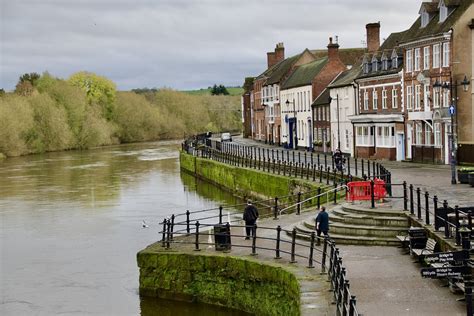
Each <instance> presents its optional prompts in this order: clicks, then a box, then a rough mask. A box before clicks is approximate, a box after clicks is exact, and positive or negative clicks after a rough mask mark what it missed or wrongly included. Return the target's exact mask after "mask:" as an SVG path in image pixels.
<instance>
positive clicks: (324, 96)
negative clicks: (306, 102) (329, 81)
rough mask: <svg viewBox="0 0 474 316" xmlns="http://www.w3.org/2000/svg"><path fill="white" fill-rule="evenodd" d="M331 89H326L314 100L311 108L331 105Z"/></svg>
mask: <svg viewBox="0 0 474 316" xmlns="http://www.w3.org/2000/svg"><path fill="white" fill-rule="evenodd" d="M329 97H330V94H329V89H324V91H323V92H321V94H320V95H319V96H318V97H317V98H316V100H314V102H313V104H311V106H319V105H327V104H329V103H330V102H329Z"/></svg>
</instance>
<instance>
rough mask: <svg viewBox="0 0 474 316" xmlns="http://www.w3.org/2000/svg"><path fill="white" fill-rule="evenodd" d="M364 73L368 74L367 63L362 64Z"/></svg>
mask: <svg viewBox="0 0 474 316" xmlns="http://www.w3.org/2000/svg"><path fill="white" fill-rule="evenodd" d="M364 73H365V74H368V73H369V63H368V62H365V63H364Z"/></svg>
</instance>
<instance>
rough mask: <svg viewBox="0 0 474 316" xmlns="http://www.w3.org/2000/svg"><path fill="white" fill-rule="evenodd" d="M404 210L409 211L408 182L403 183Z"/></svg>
mask: <svg viewBox="0 0 474 316" xmlns="http://www.w3.org/2000/svg"><path fill="white" fill-rule="evenodd" d="M403 210H404V211H408V192H407V182H406V181H403Z"/></svg>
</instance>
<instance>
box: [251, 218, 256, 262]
mask: <svg viewBox="0 0 474 316" xmlns="http://www.w3.org/2000/svg"><path fill="white" fill-rule="evenodd" d="M252 233H253V235H252V256H256V255H257V224H253V227H252Z"/></svg>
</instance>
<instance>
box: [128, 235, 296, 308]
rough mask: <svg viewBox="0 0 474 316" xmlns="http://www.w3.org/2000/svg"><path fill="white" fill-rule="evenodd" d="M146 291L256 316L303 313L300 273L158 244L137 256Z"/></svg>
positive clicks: (143, 291)
mask: <svg viewBox="0 0 474 316" xmlns="http://www.w3.org/2000/svg"><path fill="white" fill-rule="evenodd" d="M137 262H138V266H139V268H140V295H142V296H151V297H160V298H166V299H173V300H182V301H199V302H204V303H209V304H213V305H221V306H226V307H229V308H233V309H238V310H242V311H245V312H249V313H252V314H256V315H299V314H300V287H299V283H298V280H297V278H296V276H295V275H294V274H293V273H291V272H289V271H287V270H286V269H285V268H283V267H281V266H277V265H271V264H263V263H259V262H256V261H252V260H250V259H243V258H237V257H232V256H228V255H226V256H220V255H210V254H204V253H199V255H196V254H195V253H192V252H191V253H181V252H176V251H173V252H170V251H169V250H168V251H167V250H165V249H163V248H161V246H160V245H159V244H153V245H151V246H149V247H147V248H146V249H144V250H142V251H140V252H139V253H138V254H137Z"/></svg>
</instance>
